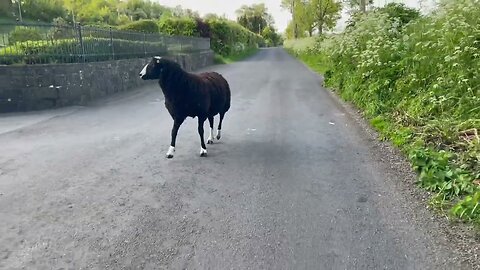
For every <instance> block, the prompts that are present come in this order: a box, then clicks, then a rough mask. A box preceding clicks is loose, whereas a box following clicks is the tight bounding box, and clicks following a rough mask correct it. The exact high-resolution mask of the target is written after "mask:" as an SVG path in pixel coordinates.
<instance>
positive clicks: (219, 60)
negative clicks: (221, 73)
mask: <svg viewBox="0 0 480 270" xmlns="http://www.w3.org/2000/svg"><path fill="white" fill-rule="evenodd" d="M257 52H258V49H257V48H251V49H247V50H245V51H243V52H241V53H238V54H233V55H228V56H222V55H220V54H215V57H214V59H213V61H214V63H215V64H230V63H233V62H237V61H241V60H243V59H245V58H247V57H250V56H252V55H254V54H255V53H257Z"/></svg>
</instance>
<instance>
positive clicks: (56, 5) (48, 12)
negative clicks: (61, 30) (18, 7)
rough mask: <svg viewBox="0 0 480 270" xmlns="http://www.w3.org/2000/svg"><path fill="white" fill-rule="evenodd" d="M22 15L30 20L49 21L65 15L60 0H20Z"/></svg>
mask: <svg viewBox="0 0 480 270" xmlns="http://www.w3.org/2000/svg"><path fill="white" fill-rule="evenodd" d="M21 4H22V16H23V17H25V18H29V19H31V20H36V21H37V20H38V21H42V22H51V21H52V20H53V19H54V18H57V17H63V16H65V9H64V7H63V5H62V2H61V0H22V1H21Z"/></svg>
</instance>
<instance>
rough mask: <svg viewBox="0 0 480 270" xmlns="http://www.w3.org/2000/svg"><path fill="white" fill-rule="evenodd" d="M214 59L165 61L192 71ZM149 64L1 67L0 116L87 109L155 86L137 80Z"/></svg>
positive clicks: (207, 56) (178, 57)
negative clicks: (95, 102) (101, 99)
mask: <svg viewBox="0 0 480 270" xmlns="http://www.w3.org/2000/svg"><path fill="white" fill-rule="evenodd" d="M213 55H214V54H213V52H212V51H206V52H201V53H192V54H182V55H173V56H166V57H167V58H171V59H173V60H175V61H176V62H178V63H179V64H180V65H181V66H182V67H183V68H184V69H185V70H187V71H192V70H196V69H199V68H202V67H205V66H208V65H211V64H212V63H213ZM150 60H151V58H148V59H124V60H115V61H105V62H92V63H75V64H47V65H24V66H0V112H15V111H31V110H43V109H50V108H58V107H63V106H69V105H85V104H87V103H88V102H89V101H91V100H94V99H96V98H99V97H105V96H108V95H111V94H114V93H118V92H124V91H128V90H130V89H133V88H136V87H138V86H142V85H145V84H148V83H152V81H143V80H141V79H140V78H139V77H138V73H139V72H140V70H141V69H142V68H143V66H144V65H145V64H146V63H147V62H149V61H150Z"/></svg>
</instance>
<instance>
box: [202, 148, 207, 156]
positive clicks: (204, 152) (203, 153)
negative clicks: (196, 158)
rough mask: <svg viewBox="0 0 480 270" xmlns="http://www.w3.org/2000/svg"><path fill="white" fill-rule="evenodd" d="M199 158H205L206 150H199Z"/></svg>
mask: <svg viewBox="0 0 480 270" xmlns="http://www.w3.org/2000/svg"><path fill="white" fill-rule="evenodd" d="M200 156H201V157H206V156H207V149H203V148H202V149H200Z"/></svg>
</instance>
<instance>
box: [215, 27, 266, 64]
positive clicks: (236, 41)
mask: <svg viewBox="0 0 480 270" xmlns="http://www.w3.org/2000/svg"><path fill="white" fill-rule="evenodd" d="M208 24H209V25H210V30H211V35H212V38H211V46H212V49H213V51H214V52H216V53H218V54H220V55H222V56H229V55H236V54H239V53H242V52H243V51H245V50H247V49H251V48H257V47H259V46H262V45H264V39H263V37H262V36H260V35H257V34H255V33H252V32H251V31H249V30H248V29H246V28H245V27H243V26H241V25H239V24H238V23H235V22H232V21H228V20H211V21H208Z"/></svg>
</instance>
